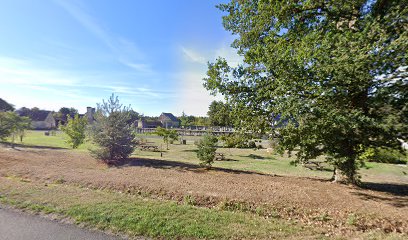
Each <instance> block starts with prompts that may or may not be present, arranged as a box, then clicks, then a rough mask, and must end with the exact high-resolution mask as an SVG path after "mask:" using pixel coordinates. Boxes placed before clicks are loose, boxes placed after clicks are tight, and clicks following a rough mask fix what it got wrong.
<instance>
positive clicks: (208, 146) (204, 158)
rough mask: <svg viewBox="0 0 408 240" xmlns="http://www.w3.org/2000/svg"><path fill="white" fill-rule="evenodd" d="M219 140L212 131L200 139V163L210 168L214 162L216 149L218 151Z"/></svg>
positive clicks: (198, 154)
mask: <svg viewBox="0 0 408 240" xmlns="http://www.w3.org/2000/svg"><path fill="white" fill-rule="evenodd" d="M217 142H218V139H217V137H215V136H213V135H212V134H211V133H207V134H205V135H204V137H203V139H201V140H200V141H198V143H197V147H198V151H197V157H198V159H200V161H201V162H200V165H201V166H203V167H206V168H210V167H211V165H212V164H213V162H214V158H215V151H217V146H216V143H217Z"/></svg>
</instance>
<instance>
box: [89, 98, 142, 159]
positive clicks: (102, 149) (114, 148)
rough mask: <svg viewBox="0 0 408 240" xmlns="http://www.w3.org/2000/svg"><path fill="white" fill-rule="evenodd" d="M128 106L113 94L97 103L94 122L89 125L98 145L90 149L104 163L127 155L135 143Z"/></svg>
mask: <svg viewBox="0 0 408 240" xmlns="http://www.w3.org/2000/svg"><path fill="white" fill-rule="evenodd" d="M129 111H130V107H124V106H123V105H122V104H120V103H119V99H118V97H115V96H114V95H113V94H112V96H111V97H110V98H109V99H108V101H106V102H105V101H104V100H103V101H102V104H98V107H97V112H96V114H95V120H96V121H95V124H94V125H93V126H92V127H91V133H92V139H93V142H94V143H95V144H96V145H97V146H98V148H97V149H94V150H91V153H92V154H94V155H95V156H96V157H97V158H98V159H101V160H103V161H104V162H106V163H112V162H115V161H117V160H121V159H125V158H127V157H129V156H130V155H131V154H132V153H133V151H134V149H135V147H136V144H137V141H136V139H135V137H136V136H135V132H134V131H133V129H132V127H131V125H130V124H129V119H130V117H131V116H130V114H129Z"/></svg>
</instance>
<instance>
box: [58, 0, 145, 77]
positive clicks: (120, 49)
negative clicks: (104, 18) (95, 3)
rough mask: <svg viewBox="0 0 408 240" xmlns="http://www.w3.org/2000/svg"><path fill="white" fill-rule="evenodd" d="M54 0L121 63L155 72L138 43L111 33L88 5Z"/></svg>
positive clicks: (72, 1)
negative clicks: (88, 10)
mask: <svg viewBox="0 0 408 240" xmlns="http://www.w3.org/2000/svg"><path fill="white" fill-rule="evenodd" d="M54 1H55V2H56V3H57V4H58V5H60V6H61V7H62V8H63V9H65V10H66V11H67V12H68V13H69V14H70V15H71V16H72V17H73V18H74V19H75V20H76V21H78V22H79V23H80V24H81V25H82V26H83V27H84V28H85V29H87V30H88V31H89V32H90V33H91V34H93V35H94V36H95V37H96V38H98V39H99V40H100V41H101V42H103V43H104V44H105V45H106V46H107V47H108V48H109V49H110V50H111V52H112V53H113V54H114V55H115V56H116V58H117V60H118V61H119V62H120V63H122V64H123V65H125V66H127V67H129V68H131V69H133V70H136V71H138V72H141V73H146V74H152V73H153V70H152V68H151V66H150V65H149V64H147V63H145V62H143V60H144V57H145V56H144V54H143V53H142V51H141V50H140V49H139V48H138V47H137V45H136V44H135V43H134V42H132V41H131V40H129V39H126V38H124V37H120V36H116V35H114V34H112V33H110V32H109V31H108V30H107V29H105V28H104V27H103V25H102V24H100V23H99V22H98V21H97V19H96V18H94V17H93V16H92V15H91V14H89V12H87V11H86V6H85V5H84V4H83V3H82V2H80V1H74V0H70V1H67V0H54Z"/></svg>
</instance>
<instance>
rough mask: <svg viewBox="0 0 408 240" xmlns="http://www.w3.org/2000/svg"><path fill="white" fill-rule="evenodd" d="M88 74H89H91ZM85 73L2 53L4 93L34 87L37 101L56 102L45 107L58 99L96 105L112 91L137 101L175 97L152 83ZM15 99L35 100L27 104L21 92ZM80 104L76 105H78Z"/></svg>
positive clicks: (0, 78)
mask: <svg viewBox="0 0 408 240" xmlns="http://www.w3.org/2000/svg"><path fill="white" fill-rule="evenodd" d="M87 74H88V75H87ZM87 74H85V73H83V72H69V71H63V70H59V69H55V68H53V69H48V68H44V67H40V66H38V65H35V64H33V63H31V62H30V61H28V60H24V59H16V58H10V57H1V56H0V85H1V86H2V88H0V95H2V96H5V95H7V92H8V91H7V89H13V90H14V91H17V92H18V91H19V90H20V92H21V91H23V90H32V93H33V94H35V95H37V96H38V97H37V98H36V99H35V102H36V103H37V104H38V103H43V102H46V101H44V99H51V98H52V96H53V97H54V98H55V97H56V96H57V97H56V98H57V100H56V99H53V100H52V101H53V102H52V104H51V103H48V104H46V105H44V106H40V107H47V106H56V102H58V103H59V104H62V105H59V107H61V106H66V104H74V105H72V106H77V105H80V104H94V103H96V102H97V101H100V97H99V96H102V97H103V96H106V95H108V94H110V93H112V92H113V93H116V94H120V95H123V96H129V97H132V98H133V99H134V100H136V101H141V100H149V99H164V98H171V97H173V96H174V93H172V92H163V91H155V90H152V89H151V88H150V87H149V86H143V87H142V86H137V87H135V86H129V83H126V81H125V82H115V83H114V84H112V82H111V81H110V79H115V78H116V77H114V76H112V75H110V74H111V73H108V75H105V76H104V77H105V78H103V77H102V76H101V75H98V74H95V75H94V74H92V73H89V72H88V73H87ZM61 97H64V99H65V101H66V103H64V102H61V101H58V100H60V98H61ZM11 98H12V99H13V100H14V101H12V102H14V103H15V104H17V105H20V104H22V105H20V106H30V104H31V103H32V102H33V101H32V100H33V99H32V100H31V101H30V100H28V99H26V102H25V103H22V101H21V100H22V99H25V98H21V94H14V96H11ZM75 104H76V105H75Z"/></svg>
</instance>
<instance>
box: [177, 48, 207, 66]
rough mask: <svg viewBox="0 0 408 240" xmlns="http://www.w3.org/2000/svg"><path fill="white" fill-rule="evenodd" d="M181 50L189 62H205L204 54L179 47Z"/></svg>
mask: <svg viewBox="0 0 408 240" xmlns="http://www.w3.org/2000/svg"><path fill="white" fill-rule="evenodd" d="M181 51H182V52H183V54H184V56H185V57H186V58H187V59H188V61H190V62H196V63H200V64H205V63H206V62H207V61H206V58H205V57H204V56H202V55H200V54H199V53H197V52H196V51H194V50H192V49H188V48H185V47H181Z"/></svg>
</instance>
